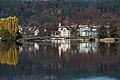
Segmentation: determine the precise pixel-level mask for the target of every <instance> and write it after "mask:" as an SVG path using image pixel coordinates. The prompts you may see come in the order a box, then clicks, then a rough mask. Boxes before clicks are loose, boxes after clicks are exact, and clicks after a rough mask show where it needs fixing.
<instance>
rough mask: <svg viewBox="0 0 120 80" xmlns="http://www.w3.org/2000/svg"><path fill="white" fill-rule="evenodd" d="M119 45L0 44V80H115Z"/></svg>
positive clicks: (119, 73) (119, 74) (119, 64)
mask: <svg viewBox="0 0 120 80" xmlns="http://www.w3.org/2000/svg"><path fill="white" fill-rule="evenodd" d="M119 79H120V42H116V43H97V42H89V43H84V42H81V43H80V42H73V41H69V40H67V41H65V40H60V41H54V40H53V41H51V43H24V44H22V45H20V46H17V45H16V43H15V42H12V43H7V42H1V43H0V80H119Z"/></svg>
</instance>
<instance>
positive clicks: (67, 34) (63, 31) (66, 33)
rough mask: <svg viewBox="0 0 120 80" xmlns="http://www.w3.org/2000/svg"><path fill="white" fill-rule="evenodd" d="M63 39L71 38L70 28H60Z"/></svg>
mask: <svg viewBox="0 0 120 80" xmlns="http://www.w3.org/2000/svg"><path fill="white" fill-rule="evenodd" d="M58 31H59V33H60V36H61V37H70V28H69V26H60V27H59V28H58Z"/></svg>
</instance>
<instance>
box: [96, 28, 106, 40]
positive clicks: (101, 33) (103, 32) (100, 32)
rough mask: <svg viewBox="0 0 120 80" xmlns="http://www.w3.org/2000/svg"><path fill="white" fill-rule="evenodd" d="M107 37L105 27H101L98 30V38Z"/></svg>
mask: <svg viewBox="0 0 120 80" xmlns="http://www.w3.org/2000/svg"><path fill="white" fill-rule="evenodd" d="M106 37H108V32H107V29H106V27H105V26H101V27H100V28H99V29H98V38H106Z"/></svg>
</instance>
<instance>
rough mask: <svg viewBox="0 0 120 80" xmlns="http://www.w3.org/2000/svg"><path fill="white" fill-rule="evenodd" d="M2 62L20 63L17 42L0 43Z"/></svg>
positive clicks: (0, 58) (0, 61)
mask: <svg viewBox="0 0 120 80" xmlns="http://www.w3.org/2000/svg"><path fill="white" fill-rule="evenodd" d="M0 63H1V64H8V65H16V64H17V63H18V52H17V46H16V44H15V42H12V43H8V42H1V43H0Z"/></svg>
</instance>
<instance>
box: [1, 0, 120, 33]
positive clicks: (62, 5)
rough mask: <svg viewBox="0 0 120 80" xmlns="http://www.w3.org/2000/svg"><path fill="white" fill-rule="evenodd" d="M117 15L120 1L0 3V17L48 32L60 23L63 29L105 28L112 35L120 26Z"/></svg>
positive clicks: (76, 0) (62, 0)
mask: <svg viewBox="0 0 120 80" xmlns="http://www.w3.org/2000/svg"><path fill="white" fill-rule="evenodd" d="M2 2H3V3H4V4H3V3H2ZM119 14H120V0H92V1H90V0H80V1H79V0H74V1H73V0H50V1H20V0H18V1H17V0H11V2H10V0H4V1H0V17H7V16H14V15H16V16H17V17H18V19H19V24H21V25H24V26H26V25H30V26H38V27H40V28H46V29H51V30H55V29H57V26H58V22H62V24H63V25H71V24H87V25H103V26H104V25H107V26H110V29H109V30H114V31H115V30H117V29H119V26H120V23H119V22H120V15H119ZM111 32H112V33H113V31H111Z"/></svg>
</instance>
